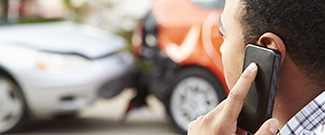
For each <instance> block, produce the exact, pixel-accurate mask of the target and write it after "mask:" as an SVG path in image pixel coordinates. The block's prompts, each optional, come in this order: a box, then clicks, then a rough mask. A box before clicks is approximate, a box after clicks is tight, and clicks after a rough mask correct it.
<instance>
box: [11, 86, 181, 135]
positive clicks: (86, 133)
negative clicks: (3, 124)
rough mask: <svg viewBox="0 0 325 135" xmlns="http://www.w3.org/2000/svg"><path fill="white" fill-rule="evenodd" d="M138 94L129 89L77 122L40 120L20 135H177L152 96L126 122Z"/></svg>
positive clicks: (84, 113) (101, 102)
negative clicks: (131, 102) (129, 102)
mask: <svg viewBox="0 0 325 135" xmlns="http://www.w3.org/2000/svg"><path fill="white" fill-rule="evenodd" d="M133 95H134V93H133V91H132V90H125V91H124V92H122V93H121V94H120V95H118V96H117V97H114V98H112V99H109V100H107V99H100V100H98V101H96V102H95V104H93V105H92V106H91V107H89V108H87V109H85V110H83V111H82V112H81V113H80V117H79V118H76V119H57V120H38V121H33V122H32V123H31V124H29V126H27V128H25V129H23V130H22V131H20V132H18V133H16V134H21V135H27V134H32V135H36V134H38V135H44V134H45V135H46V134H55V135H57V134H65V135H67V134H78V135H176V134H178V133H177V132H176V131H175V130H174V128H173V127H172V126H171V125H170V124H169V122H168V121H167V117H166V115H165V110H164V108H163V106H162V104H161V103H160V102H159V101H158V100H157V99H156V98H155V97H154V96H149V97H148V98H147V101H148V103H149V107H148V108H141V109H136V110H133V111H132V112H131V113H130V115H129V116H128V117H127V118H126V119H125V120H123V112H124V109H125V108H126V105H127V103H128V100H129V99H130V98H132V96H133Z"/></svg>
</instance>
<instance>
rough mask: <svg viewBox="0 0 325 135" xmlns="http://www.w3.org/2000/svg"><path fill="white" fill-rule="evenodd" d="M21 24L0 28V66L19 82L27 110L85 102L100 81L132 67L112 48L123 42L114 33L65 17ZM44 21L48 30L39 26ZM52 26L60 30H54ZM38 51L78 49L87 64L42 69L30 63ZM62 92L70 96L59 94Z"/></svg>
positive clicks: (71, 107)
mask: <svg viewBox="0 0 325 135" xmlns="http://www.w3.org/2000/svg"><path fill="white" fill-rule="evenodd" d="M26 26H27V27H25V26H18V27H16V26H13V27H9V28H0V43H1V44H0V66H1V67H2V68H3V69H4V70H6V71H7V72H8V73H9V74H10V75H11V76H12V77H13V78H14V79H15V80H16V82H17V83H18V85H19V86H20V87H21V89H22V91H23V94H24V97H25V100H26V104H27V107H28V110H29V112H30V114H32V116H33V117H35V118H49V117H52V116H54V115H57V114H65V113H70V112H74V111H78V110H80V109H82V108H84V107H87V106H88V105H89V104H90V103H92V102H93V101H94V100H95V99H96V98H97V97H98V90H99V89H100V87H102V86H103V85H104V84H105V83H107V82H109V81H110V80H114V79H116V78H118V77H119V76H122V75H123V74H125V73H129V72H130V70H131V69H132V68H133V58H132V55H131V54H130V53H127V52H118V51H119V50H120V49H121V48H122V47H124V46H125V41H124V40H123V39H122V38H120V37H118V36H114V35H107V34H105V32H103V31H100V30H98V29H95V28H92V27H89V26H86V27H84V25H77V24H73V23H70V22H68V23H67V22H64V23H50V24H42V25H26ZM44 27H45V29H50V31H46V30H43V28H44ZM24 28H26V29H24ZM38 29H39V30H38ZM51 30H53V31H52V32H51ZM28 31H32V32H30V33H29V32H28ZM34 32H35V33H34ZM58 32H61V33H65V34H62V36H58V35H60V33H58ZM53 33H55V34H53ZM69 34H70V35H69ZM78 36H79V37H78ZM64 37H69V38H64ZM77 39H78V40H77ZM24 44H28V45H24ZM42 51H50V52H54V53H63V54H65V53H71V54H72V55H74V54H78V55H80V57H81V56H83V57H86V58H88V60H89V66H88V67H87V68H84V69H77V70H64V71H55V72H47V71H43V70H41V69H40V68H39V67H38V66H37V64H36V63H37V60H38V59H39V57H40V54H41V52H42ZM65 97H73V100H71V99H69V98H68V100H63V99H64V98H65Z"/></svg>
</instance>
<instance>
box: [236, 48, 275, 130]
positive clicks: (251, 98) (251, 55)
mask: <svg viewBox="0 0 325 135" xmlns="http://www.w3.org/2000/svg"><path fill="white" fill-rule="evenodd" d="M280 61H281V55H280V53H279V52H278V51H276V50H271V49H267V48H265V47H261V46H257V45H252V44H249V45H247V47H246V48H245V57H244V65H243V71H244V70H245V69H246V68H247V66H248V65H249V64H250V63H252V62H255V63H256V64H257V66H258V72H257V75H256V78H255V80H254V82H253V84H252V86H251V88H250V90H249V92H248V94H247V96H246V98H245V102H244V105H243V108H242V110H241V112H240V115H239V117H238V119H237V126H238V127H239V128H241V129H244V130H246V131H247V132H249V133H253V134H254V133H255V132H256V131H257V130H258V129H259V127H260V126H261V125H262V124H263V123H264V122H265V121H266V120H267V119H269V118H271V117H272V111H273V103H274V97H275V91H276V84H277V78H278V72H279V67H280Z"/></svg>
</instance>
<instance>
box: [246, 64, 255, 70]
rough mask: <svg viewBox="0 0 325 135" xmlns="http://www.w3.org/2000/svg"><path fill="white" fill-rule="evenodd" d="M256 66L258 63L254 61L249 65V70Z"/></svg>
mask: <svg viewBox="0 0 325 135" xmlns="http://www.w3.org/2000/svg"><path fill="white" fill-rule="evenodd" d="M255 68H256V63H254V62H252V63H251V64H249V65H248V67H247V70H249V71H253V70H254V69H255Z"/></svg>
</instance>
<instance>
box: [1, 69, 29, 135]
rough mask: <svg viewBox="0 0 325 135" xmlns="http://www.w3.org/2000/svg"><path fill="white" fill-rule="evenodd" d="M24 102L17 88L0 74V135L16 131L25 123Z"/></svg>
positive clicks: (6, 77) (10, 80)
mask: <svg viewBox="0 0 325 135" xmlns="http://www.w3.org/2000/svg"><path fill="white" fill-rule="evenodd" d="M24 101H25V100H24V97H23V94H22V92H21V90H20V88H19V86H18V85H17V84H16V83H15V82H14V81H13V80H12V79H10V78H9V77H8V76H6V75H2V74H0V125H1V126H0V134H3V133H11V132H14V131H17V130H18V129H19V128H20V127H22V126H23V125H24V124H25V123H26V122H27V119H28V118H27V112H26V105H25V103H24Z"/></svg>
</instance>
